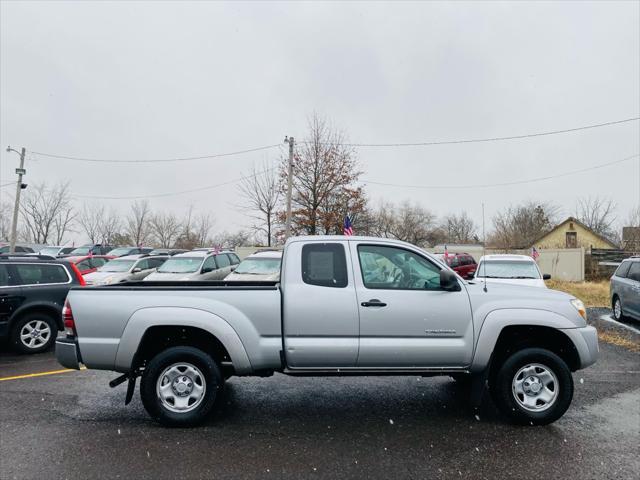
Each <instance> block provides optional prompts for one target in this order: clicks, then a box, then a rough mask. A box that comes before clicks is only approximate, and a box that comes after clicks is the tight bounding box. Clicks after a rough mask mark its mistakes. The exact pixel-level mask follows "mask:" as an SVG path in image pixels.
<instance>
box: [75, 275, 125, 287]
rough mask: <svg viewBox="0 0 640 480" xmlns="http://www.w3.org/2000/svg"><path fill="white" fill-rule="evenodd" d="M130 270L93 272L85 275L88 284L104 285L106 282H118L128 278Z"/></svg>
mask: <svg viewBox="0 0 640 480" xmlns="http://www.w3.org/2000/svg"><path fill="white" fill-rule="evenodd" d="M128 277H129V272H93V273H89V274H87V275H85V276H84V281H85V282H87V285H103V284H106V283H109V284H111V283H118V282H120V281H122V280H126V279H127V278H128Z"/></svg>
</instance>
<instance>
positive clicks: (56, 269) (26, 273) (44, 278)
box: [15, 263, 71, 285]
mask: <svg viewBox="0 0 640 480" xmlns="http://www.w3.org/2000/svg"><path fill="white" fill-rule="evenodd" d="M15 269H16V272H17V274H18V279H19V284H20V285H42V284H51V283H69V281H70V280H71V279H70V278H69V275H68V274H67V270H66V269H65V268H64V267H63V266H62V265H51V264H38V263H33V264H25V263H22V264H16V265H15Z"/></svg>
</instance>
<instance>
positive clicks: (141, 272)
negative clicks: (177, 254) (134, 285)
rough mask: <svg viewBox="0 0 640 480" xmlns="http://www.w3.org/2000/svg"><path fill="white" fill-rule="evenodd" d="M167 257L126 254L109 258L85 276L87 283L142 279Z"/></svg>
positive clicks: (97, 283)
mask: <svg viewBox="0 0 640 480" xmlns="http://www.w3.org/2000/svg"><path fill="white" fill-rule="evenodd" d="M168 258H169V257H163V256H154V257H151V256H149V255H147V254H143V255H127V256H125V257H118V258H114V259H113V260H110V261H109V262H107V263H106V264H105V265H103V266H102V267H100V268H98V269H97V270H96V271H95V272H93V273H90V274H88V275H86V276H85V278H84V279H85V281H86V282H87V285H109V284H113V283H124V282H129V281H136V280H142V279H144V278H145V277H146V276H147V275H149V274H151V273H153V272H155V271H156V269H157V268H158V267H160V266H161V265H162V264H163V263H164V262H165V261H166V260H167V259H168Z"/></svg>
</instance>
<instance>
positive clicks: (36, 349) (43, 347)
mask: <svg viewBox="0 0 640 480" xmlns="http://www.w3.org/2000/svg"><path fill="white" fill-rule="evenodd" d="M34 327H36V328H34ZM29 329H31V331H33V332H35V334H34V336H30V337H27V335H31V332H30V331H29ZM57 336H58V324H57V323H56V321H55V319H54V318H53V317H52V316H51V315H50V314H48V313H46V312H30V313H26V314H24V315H23V316H21V317H20V318H19V319H18V321H16V322H15V323H14V324H13V327H12V328H11V336H10V340H9V343H10V344H11V346H12V347H13V348H14V349H15V350H17V351H18V352H21V353H27V354H32V353H42V352H45V351H47V350H49V348H51V346H52V345H53V344H54V343H55V341H56V337H57Z"/></svg>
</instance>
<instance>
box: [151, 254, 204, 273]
mask: <svg viewBox="0 0 640 480" xmlns="http://www.w3.org/2000/svg"><path fill="white" fill-rule="evenodd" d="M203 260H204V258H203V257H180V258H175V257H174V258H170V259H169V260H167V261H166V262H164V263H163V264H162V266H161V267H160V268H159V269H158V273H194V272H197V271H198V270H199V269H200V265H202V261H203Z"/></svg>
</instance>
